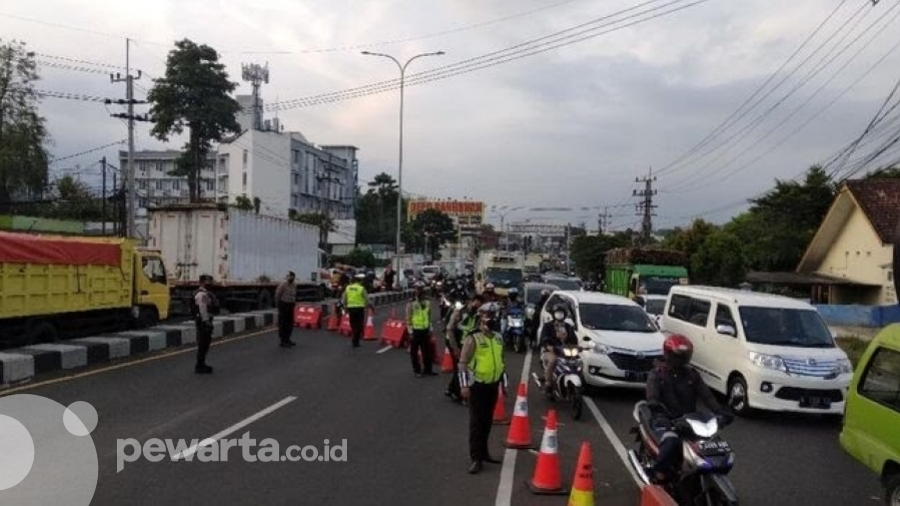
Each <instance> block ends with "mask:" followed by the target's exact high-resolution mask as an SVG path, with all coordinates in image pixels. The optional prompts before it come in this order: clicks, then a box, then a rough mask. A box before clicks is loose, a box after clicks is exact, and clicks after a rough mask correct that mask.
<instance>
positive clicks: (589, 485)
mask: <svg viewBox="0 0 900 506" xmlns="http://www.w3.org/2000/svg"><path fill="white" fill-rule="evenodd" d="M569 506H594V464H593V458H592V457H591V444H590V443H588V442H587V441H585V442H583V443H581V452H579V454H578V464H577V465H576V466H575V479H574V480H573V482H572V493H571V494H570V495H569Z"/></svg>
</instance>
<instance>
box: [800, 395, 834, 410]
mask: <svg viewBox="0 0 900 506" xmlns="http://www.w3.org/2000/svg"><path fill="white" fill-rule="evenodd" d="M800 407H801V408H812V409H829V408H831V399H828V398H825V397H802V398H801V399H800Z"/></svg>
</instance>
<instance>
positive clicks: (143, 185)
mask: <svg viewBox="0 0 900 506" xmlns="http://www.w3.org/2000/svg"><path fill="white" fill-rule="evenodd" d="M138 189H139V190H146V189H147V180H146V179H142V180H141V181H138Z"/></svg>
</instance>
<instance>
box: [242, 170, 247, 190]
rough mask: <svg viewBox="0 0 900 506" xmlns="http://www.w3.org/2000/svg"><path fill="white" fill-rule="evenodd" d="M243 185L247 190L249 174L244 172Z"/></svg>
mask: <svg viewBox="0 0 900 506" xmlns="http://www.w3.org/2000/svg"><path fill="white" fill-rule="evenodd" d="M242 184H243V185H244V190H246V189H247V173H246V172H244V175H243V182H242Z"/></svg>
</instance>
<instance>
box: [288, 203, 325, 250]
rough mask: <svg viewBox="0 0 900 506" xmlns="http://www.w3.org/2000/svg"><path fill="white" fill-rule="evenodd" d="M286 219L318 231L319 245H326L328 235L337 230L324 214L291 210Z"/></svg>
mask: <svg viewBox="0 0 900 506" xmlns="http://www.w3.org/2000/svg"><path fill="white" fill-rule="evenodd" d="M288 217H289V218H290V219H292V220H294V221H299V222H300V223H306V224H308V225H312V226H314V227H316V228H318V229H319V244H320V246H323V247H324V245H325V244H327V243H328V233H329V232H334V231H336V230H337V226H336V225H335V223H334V220H333V219H331V217H330V216H328V215H327V214H325V213H297V212H296V211H294V210H293V209H291V210H290V211H289V212H288Z"/></svg>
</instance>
